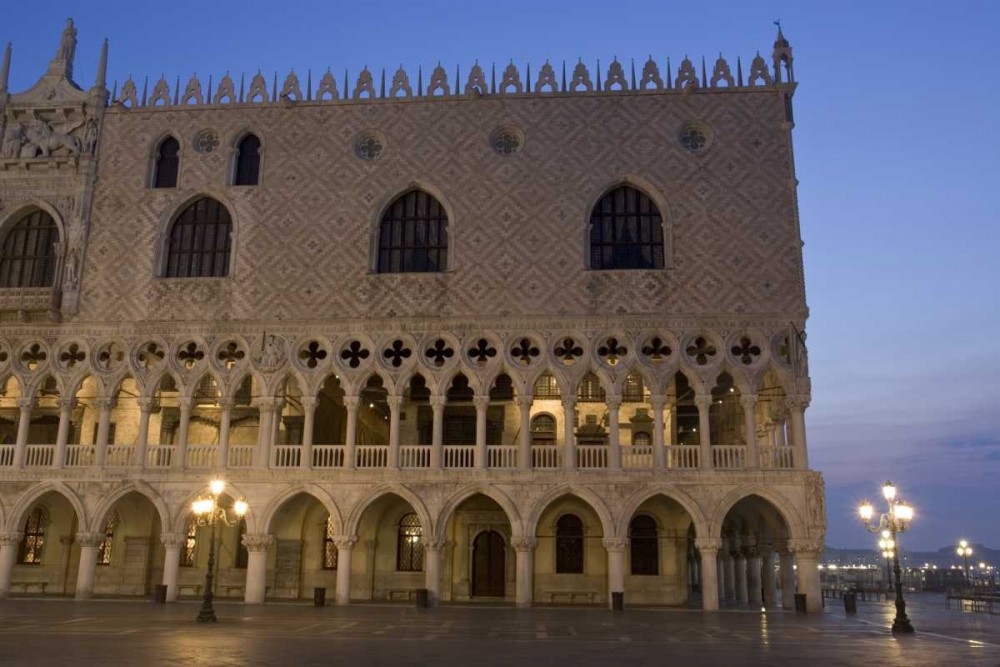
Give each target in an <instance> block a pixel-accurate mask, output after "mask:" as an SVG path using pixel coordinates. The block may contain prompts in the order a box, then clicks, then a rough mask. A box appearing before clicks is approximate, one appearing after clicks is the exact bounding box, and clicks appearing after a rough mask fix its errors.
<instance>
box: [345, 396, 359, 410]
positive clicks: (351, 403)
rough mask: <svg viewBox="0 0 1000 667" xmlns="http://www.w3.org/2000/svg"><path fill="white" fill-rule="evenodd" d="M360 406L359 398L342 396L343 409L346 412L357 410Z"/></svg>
mask: <svg viewBox="0 0 1000 667" xmlns="http://www.w3.org/2000/svg"><path fill="white" fill-rule="evenodd" d="M360 405H361V397H360V396H344V407H345V408H347V409H348V410H357V409H358V406H360Z"/></svg>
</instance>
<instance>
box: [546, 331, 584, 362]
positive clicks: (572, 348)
mask: <svg viewBox="0 0 1000 667" xmlns="http://www.w3.org/2000/svg"><path fill="white" fill-rule="evenodd" d="M552 351H553V352H554V353H555V355H556V358H558V359H559V361H561V362H563V364H565V365H566V366H572V365H573V364H574V363H576V360H577V359H579V358H580V357H582V356H583V348H582V347H580V345H579V344H578V343H577V342H576V341H575V340H574V339H573V338H572V337H570V336H566V337H565V338H563V339H562V340H561V341H559V342H558V343H556V347H555V349H554V350H552Z"/></svg>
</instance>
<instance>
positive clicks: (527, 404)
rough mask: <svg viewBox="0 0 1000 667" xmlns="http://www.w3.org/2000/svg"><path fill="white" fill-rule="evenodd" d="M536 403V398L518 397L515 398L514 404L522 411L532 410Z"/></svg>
mask: <svg viewBox="0 0 1000 667" xmlns="http://www.w3.org/2000/svg"><path fill="white" fill-rule="evenodd" d="M534 402H535V397H534V396H520V395H518V396H515V397H514V404H515V405H516V406H517V407H519V408H521V409H522V410H530V409H531V406H532V405H533V404H534Z"/></svg>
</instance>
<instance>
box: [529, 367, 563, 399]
mask: <svg viewBox="0 0 1000 667" xmlns="http://www.w3.org/2000/svg"><path fill="white" fill-rule="evenodd" d="M534 396H535V398H559V383H558V382H557V381H556V376H555V375H553V374H552V373H550V372H548V371H545V372H544V373H542V374H541V375H539V376H538V379H537V380H535V387H534Z"/></svg>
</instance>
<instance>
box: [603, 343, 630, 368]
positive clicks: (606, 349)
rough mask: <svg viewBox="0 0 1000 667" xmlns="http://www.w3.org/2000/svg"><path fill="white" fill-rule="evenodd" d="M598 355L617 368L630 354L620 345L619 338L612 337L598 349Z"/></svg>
mask: <svg viewBox="0 0 1000 667" xmlns="http://www.w3.org/2000/svg"><path fill="white" fill-rule="evenodd" d="M597 354H598V356H600V357H601V358H602V359H604V361H606V362H608V363H609V364H611V365H612V366H616V365H617V364H618V362H619V361H620V360H621V358H622V357H624V356H625V355H626V354H628V348H627V347H625V346H624V345H620V344H619V343H618V339H617V338H615V337H611V338H609V339H607V340H606V341H605V342H604V345H601V346H600V347H599V348H597Z"/></svg>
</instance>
